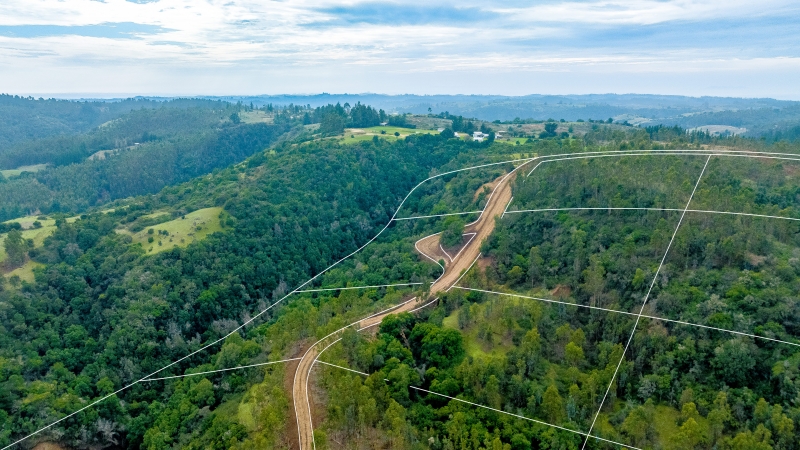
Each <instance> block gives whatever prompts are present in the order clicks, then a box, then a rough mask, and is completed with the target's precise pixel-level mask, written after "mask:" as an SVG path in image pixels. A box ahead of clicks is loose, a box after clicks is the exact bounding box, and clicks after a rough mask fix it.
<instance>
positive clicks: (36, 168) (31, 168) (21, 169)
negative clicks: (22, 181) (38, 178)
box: [0, 164, 47, 178]
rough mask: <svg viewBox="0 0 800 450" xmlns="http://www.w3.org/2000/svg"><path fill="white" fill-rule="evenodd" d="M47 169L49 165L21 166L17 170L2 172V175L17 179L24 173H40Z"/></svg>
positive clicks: (0, 171)
mask: <svg viewBox="0 0 800 450" xmlns="http://www.w3.org/2000/svg"><path fill="white" fill-rule="evenodd" d="M46 168H47V164H35V165H32V166H21V167H17V168H16V169H6V170H0V173H2V174H3V176H4V177H6V178H8V177H15V176H17V175H19V174H21V173H22V172H38V171H40V170H44V169H46Z"/></svg>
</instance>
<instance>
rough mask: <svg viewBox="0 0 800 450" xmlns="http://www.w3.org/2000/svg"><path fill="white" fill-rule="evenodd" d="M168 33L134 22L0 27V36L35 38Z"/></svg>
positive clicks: (110, 36)
mask: <svg viewBox="0 0 800 450" xmlns="http://www.w3.org/2000/svg"><path fill="white" fill-rule="evenodd" d="M166 31H170V30H169V29H167V28H163V27H160V26H158V25H147V24H141V23H134V22H116V23H103V24H98V25H78V26H63V25H0V36H7V37H17V38H37V37H51V36H86V37H100V38H111V39H136V38H138V37H139V36H141V35H153V34H159V33H164V32H166Z"/></svg>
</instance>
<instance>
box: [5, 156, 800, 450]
mask: <svg viewBox="0 0 800 450" xmlns="http://www.w3.org/2000/svg"><path fill="white" fill-rule="evenodd" d="M648 152H649V153H636V154H633V153H627V152H626V151H617V150H607V151H598V152H574V153H562V154H557V155H545V156H537V157H533V158H520V159H513V160H508V161H500V162H496V163H488V164H482V165H478V166H472V167H465V168H462V169H456V170H451V171H448V172H443V173H440V174H437V175H433V176H431V177H428V178H426V179H424V180H422V181H420V182H419V183H418V184H417V185H416V186H414V187H413V188H412V189H411V190H410V191H409V192H408V194H406V196H405V197H404V198H403V200H402V201H401V202H400V205H399V206H398V207H397V210H395V212H394V214H393V215H392V217H391V218H390V219H389V222H388V223H387V224H386V225H385V226H384V227H383V228H382V229H381V230H380V231H379V232H378V233H377V234H376V235H375V236H373V237H372V239H370V240H369V241H367V242H366V243H365V244H364V245H362V246H361V247H359V248H357V249H356V250H354V251H353V252H352V253H350V254H348V255H347V256H345V257H343V258H341V259H340V260H338V261H336V262H335V263H333V264H331V265H330V266H328V267H327V268H325V269H324V270H322V271H321V272H319V273H318V274H316V275H314V276H313V277H311V278H310V279H308V280H307V281H306V282H304V283H303V284H301V285H300V286H298V287H297V288H295V290H293V291H292V292H289V293H288V294H286V295H284V296H283V297H281V298H280V299H278V300H277V301H275V302H274V303H272V304H271V305H269V306H268V307H266V308H265V309H263V310H261V311H260V312H259V313H257V314H256V315H254V316H253V317H251V318H250V319H249V320H247V321H245V322H244V323H242V324H241V325H240V326H239V327H237V328H236V329H234V330H233V331H231V332H230V333H228V334H227V335H225V336H223V337H221V338H219V339H217V340H215V341H212V342H211V343H209V344H207V345H204V346H203V347H201V348H199V349H197V350H195V351H193V352H191V353H189V354H188V355H185V356H183V357H181V358H179V359H177V360H175V361H173V362H171V363H169V364H167V365H165V366H164V367H162V368H160V369H158V370H156V371H155V372H153V373H151V374H149V375H146V376H144V377H142V378H140V379H138V380H136V381H134V382H132V383H129V384H127V385H125V386H123V387H121V388H119V389H117V390H116V391H114V392H112V393H110V394H108V395H106V396H104V397H101V398H99V399H97V400H95V401H93V402H91V403H89V404H88V405H86V406H84V407H81V408H80V409H78V410H76V411H73V412H71V413H69V414H67V415H66V416H64V417H62V418H60V419H58V420H55V421H54V422H51V423H50V424H48V425H45V426H44V427H41V428H39V429H37V430H36V431H34V432H32V433H29V434H27V435H26V436H24V437H22V438H20V439H17V440H16V441H14V442H12V443H11V444H9V445H7V446H5V447H3V448H2V449H0V450H7V449H9V448H11V447H12V446H14V445H16V444H19V443H20V442H22V441H25V440H27V439H28V438H30V437H32V436H35V435H37V434H39V433H41V432H42V431H44V430H46V429H48V428H50V427H52V426H54V425H57V424H58V423H60V422H62V421H64V420H66V419H68V418H70V417H72V416H74V415H75V414H78V413H80V412H82V411H84V410H86V409H88V408H90V407H92V406H94V405H96V404H98V403H100V402H102V401H104V400H106V399H108V398H110V397H112V396H114V395H116V394H118V393H120V392H122V391H124V390H126V389H128V388H130V387H132V386H135V385H136V384H138V383H139V382H141V381H144V380H145V379H147V378H149V377H151V376H153V375H155V374H157V373H159V372H161V371H163V370H165V369H167V368H169V367H172V366H173V365H175V364H177V363H179V362H181V361H183V360H185V359H187V358H190V357H191V356H194V355H196V354H197V353H200V352H202V351H204V350H206V349H207V348H209V347H212V346H214V345H216V344H218V343H220V342H222V341H224V340H225V339H227V338H228V337H229V336H231V335H232V334H233V333H236V332H238V331H239V330H240V329H242V328H244V327H245V326H247V325H248V324H250V323H252V322H253V321H254V320H256V319H257V318H258V317H260V316H261V315H263V314H264V313H266V312H267V311H269V310H270V309H272V307H274V306H275V305H277V304H278V303H281V302H283V300H285V299H286V298H288V297H289V296H291V295H292V294H294V293H296V291H297V290H300V289H301V288H302V287H303V286H305V285H307V284H308V283H310V282H312V281H314V280H315V279H316V278H317V277H319V276H320V275H322V274H323V273H326V272H327V271H328V270H330V269H332V268H333V267H335V266H337V265H338V264H339V263H341V262H342V261H344V260H346V259H348V258H350V257H351V256H353V255H354V254H356V253H358V252H359V251H361V250H362V249H364V248H365V247H366V246H367V245H369V244H371V243H372V242H373V241H375V240H376V239H377V238H378V237H379V236H380V235H381V234H382V233H383V232H384V231H386V229H387V228H388V227H389V225H390V224H391V223H392V222H393V221H395V218H396V217H397V213H398V212H399V211H400V210H401V209H402V207H403V204H405V202H406V200H408V197H409V196H410V195H411V194H412V193H414V191H416V190H417V188H419V187H420V186H422V185H423V184H424V183H426V182H428V181H430V180H432V179H434V178H438V177H441V176H445V175H450V174H452V173H457V172H463V171H467V170H474V169H480V168H483V167H490V166H497V165H502V164H509V163H515V162H520V161H525V163H524V164H521V165H520V166H518V167H517V168H515V169H514V170H512V173H513V172H514V171H516V170H517V169H519V168H520V167H522V166H523V165H525V164H527V163H529V162H531V161H534V160H537V159H542V158H552V157H557V156H565V155H578V154H581V155H589V154H598V156H601V155H608V156H612V154H618V156H626V155H634V156H639V155H647V154H663V153H660V152H662V150H650V151H648ZM670 152H674V150H670ZM697 152H702V153H696V152H695V151H693V150H684V151H683V152H682V153H671V154H675V155H683V154H702V155H704V156H705V155H711V154H713V155H718V156H740V157H749V158H761V159H777V160H789V161H800V155H795V154H792V153H776V152H755V151H745V150H738V151H727V150H701V151H697ZM712 152H713V153H712ZM765 155H766V156H765ZM769 155H787V156H795V157H794V158H782V157H775V156H769ZM540 164H541V163H540ZM538 166H539V165H538V164H537V166H536V167H538ZM536 167H534V170H535V169H536ZM531 172H533V170H531ZM509 175H510V173H509ZM528 175H530V173H529V174H528ZM507 176H508V175H507ZM504 179H505V178H504ZM484 210H485V208H484ZM482 215H483V210H482V211H481V216H482ZM478 220H480V217H478V219H477V220H476V221H475V222H477V221H478ZM475 222H472V223H475ZM415 247H416V244H415ZM420 253H421V252H420ZM423 255H424V253H423ZM426 256H427V255H426ZM428 259H431V260H432V261H434V262H435V263H436V264H439V263H438V261H435V260H433V259H432V258H430V257H428ZM439 266H440V267H441V264H439ZM442 269H443V270H444V268H442ZM442 275H444V272H442ZM440 278H441V276H440V277H439V279H440ZM439 279H437V280H436V281H439ZM435 283H436V282H434V283H433V284H435ZM433 284H431V286H433Z"/></svg>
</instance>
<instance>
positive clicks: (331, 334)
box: [292, 297, 417, 448]
mask: <svg viewBox="0 0 800 450" xmlns="http://www.w3.org/2000/svg"><path fill="white" fill-rule="evenodd" d="M416 298H417V297H413V298H411V299H409V300H406V301H404V302H403V303H400V304H397V305H394V306H392V307H390V308H387V309H384V310H383V311H379V312H377V313H375V314H372V315H369V316H367V317H363V318H361V319H358V321H357V322H353V323H351V324H350V325H347V326H344V327H342V328H339V329H338V330H336V331H332V332H331V333H329V334H328V335H326V336H325V337H323V338H322V339H320V340H318V341H317V342H315V343H314V345H312V346H311V347H309V348H308V349H307V350H306V351H305V353H303V356H302V357H301V358H300V359H303V358H305V357H306V355H307V354H308V352H310V351H311V349H312V348H314V347H316V345H317V344H319V343H320V342H322V341H324V340H325V339H328V338H329V337H331V336H333V335H334V334H336V333H339V332H340V331H343V330H345V329H346V328H348V327H351V326H353V325H356V324H358V323H359V322H361V321H362V320H367V319H370V318H372V317H375V316H378V315H381V314H383V313H385V312H388V311H391V310H393V309H397V308H399V307H401V306H403V305H405V304H406V303H408V302H411V301H414V300H416ZM340 339H341V338H340ZM338 341H339V339H337V340H336V341H334V343H335V342H338ZM331 345H333V343H331V344H329V345H328V347H330V346H331ZM328 347H325V348H326V349H327V348H328ZM314 359H315V360H316V358H314ZM313 367H314V361H312V362H311V368H312V369H313ZM299 370H300V366H299V365H298V366H297V369H296V370H295V372H294V378H293V379H292V391H293V395H292V405H293V406H294V416H295V419H296V420H297V434H298V436H301V434H302V433H301V432H300V420H299V417H297V399H296V398H294V383H295V381H296V380H297V373H298V371H299ZM309 370H310V369H309ZM305 392H306V407H307V408H308V411H309V412H311V404H310V403H309V400H308V394H307V393H308V378H306V386H305ZM309 420H311V418H310V417H309ZM311 429H312V430H313V429H314V424H313V423H312V424H311ZM301 440H302V437H301V438H300V441H301ZM300 441H298V445H300V446H301V447H302V443H301V442H300ZM311 443H312V444H313V446H314V448H316V447H317V443H316V442H315V441H314V435H313V433H312V435H311Z"/></svg>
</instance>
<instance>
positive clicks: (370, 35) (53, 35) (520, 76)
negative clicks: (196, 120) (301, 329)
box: [0, 0, 800, 96]
mask: <svg viewBox="0 0 800 450" xmlns="http://www.w3.org/2000/svg"><path fill="white" fill-rule="evenodd" d="M526 3H527V2H526ZM509 4H510V2H508V1H487V2H481V3H477V2H475V3H469V2H466V3H465V2H459V3H451V4H441V5H440V6H435V5H434V6H431V5H430V2H423V1H418V2H417V1H415V2H413V3H409V2H404V3H403V5H400V4H394V5H392V4H387V3H385V2H384V3H380V4H378V3H371V4H366V5H365V4H363V3H357V2H343V1H324V2H318V1H317V2H311V1H306V0H299V1H297V0H295V1H285V2H279V1H269V2H266V1H250V0H247V1H229V0H224V1H217V0H208V1H196V0H195V1H190V0H160V1H156V2H148V3H133V2H128V1H124V0H106V1H104V2H99V1H90V0H70V1H66V2H64V1H58V0H6V1H4V2H2V4H0V83H2V86H4V89H6V90H9V91H12V92H21V91H25V90H27V91H28V92H67V91H75V90H80V91H84V92H85V91H86V89H91V87H92V86H94V87H95V89H100V90H101V91H103V92H112V91H114V92H129V93H134V92H137V90H141V89H144V90H147V91H148V92H158V93H169V92H170V91H177V90H181V89H187V88H188V87H189V86H192V87H191V89H197V91H196V92H195V93H198V94H200V93H203V92H204V91H203V90H204V89H206V90H207V91H208V92H210V91H211V90H212V89H211V88H210V87H209V86H226V80H231V79H236V80H237V86H238V87H239V88H241V89H244V90H246V91H247V92H251V93H258V92H267V91H269V92H279V91H286V92H289V91H292V92H299V91H303V92H313V91H315V90H318V89H319V88H318V87H319V86H322V87H324V89H325V90H328V91H342V90H345V89H349V90H351V91H353V90H355V91H367V90H373V91H381V86H385V84H382V83H374V84H375V85H374V86H372V85H370V83H371V82H370V81H369V80H381V79H383V80H388V79H391V80H393V82H394V83H397V84H396V85H394V86H392V87H391V88H392V89H400V91H401V92H422V90H425V89H426V87H423V86H420V85H419V82H418V81H411V80H408V81H404V80H403V78H402V76H403V74H406V75H408V74H415V75H413V76H411V75H409V76H410V77H411V78H414V79H415V80H421V79H426V80H429V79H436V77H451V76H453V74H459V75H458V76H459V77H463V78H464V79H465V80H467V81H464V82H463V83H462V82H459V83H451V84H450V85H449V86H454V85H458V86H463V88H464V89H467V90H466V91H464V92H496V91H491V89H488V90H487V88H486V83H485V81H484V80H491V78H492V77H495V78H497V79H501V78H503V79H517V80H526V79H532V78H536V76H535V75H536V74H538V73H541V74H549V73H569V74H570V76H569V78H570V79H574V80H579V79H580V78H581V74H583V80H584V81H583V83H584V85H585V86H587V87H589V88H591V87H592V83H593V80H596V78H595V77H597V76H598V75H597V74H613V73H614V72H615V71H616V72H618V73H619V74H620V77H621V78H624V77H626V76H634V75H635V74H648V73H649V74H657V73H665V71H666V72H668V73H673V74H676V73H677V74H688V73H703V72H706V73H717V74H718V73H720V72H719V69H720V68H721V67H725V68H727V69H725V70H729V71H731V75H732V77H728V78H730V79H734V78H736V76H735V75H736V74H737V73H738V74H740V75H741V76H740V77H739V78H740V79H741V80H743V81H742V82H741V83H740V84H739V85H737V84H736V83H732V84H730V85H729V87H728V89H729V90H730V91H731V92H730V94H732V95H735V94H736V92H737V89H738V90H740V91H741V92H742V94H741V95H746V94H745V92H751V91H753V89H752V88H748V87H747V86H746V85H745V80H748V77H749V75H747V74H749V73H752V72H753V71H761V70H766V69H764V68H765V67H767V66H769V65H770V64H771V65H773V66H774V67H777V68H779V70H778V71H779V72H781V73H786V72H785V71H790V73H791V71H794V70H796V69H797V64H796V59H795V58H797V57H800V54H798V53H800V45H795V44H800V38H798V37H797V36H796V33H795V34H792V33H782V34H780V33H779V34H780V35H776V36H770V34H772V33H774V26H775V25H774V24H773V22H775V21H777V23H778V26H784V27H787V28H788V29H796V27H797V25H798V23H800V14H798V11H800V10H799V9H798V6H796V5H795V3H794V2H789V1H785V0H765V1H762V2H758V3H755V2H751V1H744V0H728V1H724V2H722V1H710V0H670V1H657V0H592V1H585V2H581V1H550V2H544V3H541V2H540V3H537V4H535V5H532V6H528V5H526V4H522V5H513V4H511V5H510V6H509ZM409 5H410V6H409ZM403 8H407V9H408V14H409V15H413V16H414V17H413V20H405V21H404V20H401V19H402V18H403V17H402V16H403ZM383 10H386V11H387V12H386V14H383ZM473 16H474V19H473ZM454 19H457V20H454ZM725 21H728V22H725ZM130 23H133V24H140V25H143V26H145V25H146V26H151V28H144V29H142V30H138V31H137V30H135V29H134V30H133V31H130V32H126V34H125V35H124V36H120V35H119V33H116V34H114V33H111V32H109V35H108V36H105V37H104V36H103V35H102V33H103V29H102V28H101V29H99V30H100V31H98V29H96V28H92V29H91V30H92V34H91V35H88V34H89V33H86V30H87V29H85V28H81V27H96V26H108V27H109V30H112V31H113V27H114V26H115V25H114V24H130ZM720 23H722V25H719V24H720ZM729 24H735V25H737V26H740V27H746V28H745V29H744V32H743V31H742V30H736V31H729V30H728V29H727V28H726V27H730V25H729ZM742 24H744V25H742ZM37 27H38V28H37ZM152 27H157V28H152ZM37 33H38V34H37ZM98 33H99V35H98ZM82 34H83V35H82ZM740 34H745V36H742V35H740ZM772 42H774V43H775V45H773V46H770V43H772ZM778 43H780V45H778ZM34 70H39V71H43V73H45V74H54V73H57V74H59V76H57V77H52V76H51V77H41V76H38V75H37V76H31V71H34ZM122 70H125V71H127V72H126V74H125V75H124V76H123V75H121V73H120V72H121V71H122ZM86 74H90V75H88V77H87V75H86ZM129 74H136V76H137V77H138V78H135V77H132V76H130V75H129ZM353 74H357V75H355V76H354V75H353ZM501 74H502V76H501ZM62 75H63V76H62ZM265 76H268V77H269V79H270V80H271V82H272V83H271V84H270V86H269V89H267V88H265V87H260V86H263V85H262V84H260V83H261V82H262V80H263V79H264V77H265ZM604 76H605V75H604ZM637 76H639V75H637ZM84 77H85V78H84ZM215 77H217V78H215ZM248 77H252V78H248ZM426 77H427V78H426ZM187 78H192V79H193V80H203V84H199V85H197V86H196V87H194V86H195V84H196V83H193V82H192V83H187V82H186V79H187ZM652 78H653V80H654V81H653V85H652V87H651V89H650V90H651V91H654V90H655V89H658V88H660V87H659V86H658V85H657V84H656V83H658V81H656V80H658V79H660V78H659V77H652ZM83 79H85V80H92V82H91V83H86V84H88V86H83V84H84V83H83V82H82V80H83ZM470 79H472V80H475V83H474V85H475V87H470V86H471V85H470V83H469V81H468V80H470ZM687 79H688V78H687ZM176 80H181V81H176ZM364 80H366V81H364ZM478 80H481V83H480V84H479V83H478ZM298 81H303V82H304V83H306V85H307V86H309V88H308V89H303V88H302V86H299V85H298ZM354 81H359V82H362V83H363V86H364V87H363V88H359V87H358V86H355V87H353V82H354ZM694 82H695V83H698V82H697V81H694ZM70 83H72V84H70ZM428 83H431V84H430V85H431V86H436V85H438V84H437V83H434V82H431V81H428ZM701 84H702V83H701ZM637 85H643V84H641V83H639V84H637ZM786 85H788V83H779V84H773V85H772V86H771V88H772V89H774V90H775V92H774V93H773V94H771V95H776V96H780V95H782V92H788V91H790V90H791V88H788V87H785V86H786ZM78 86H80V87H78ZM643 86H646V84H645V85H643ZM134 87H135V89H134ZM690 87H691V86H684V89H688V88H690ZM215 89H216V88H215ZM259 89H261V90H259ZM388 89H389V87H384V89H383V91H384V92H386V91H388ZM469 89H474V90H472V91H470V90H469ZM748 89H749V90H748ZM759 89H760V88H759ZM781 90H783V91H781ZM588 91H592V89H589V90H588ZM141 92H144V91H141ZM522 92H544V91H543V90H542V89H538V90H537V89H536V87H535V86H532V87H526V88H525V89H524V90H522ZM575 92H577V91H575ZM596 92H599V91H596ZM184 93H186V92H184ZM218 93H222V92H218ZM242 93H244V92H242ZM675 93H681V92H675ZM792 95H794V94H792Z"/></svg>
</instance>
